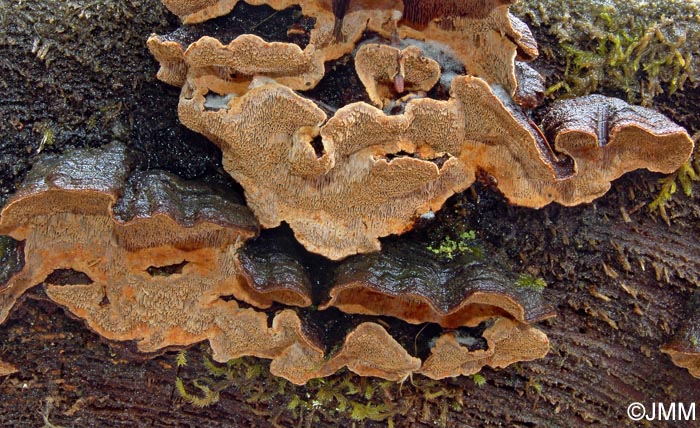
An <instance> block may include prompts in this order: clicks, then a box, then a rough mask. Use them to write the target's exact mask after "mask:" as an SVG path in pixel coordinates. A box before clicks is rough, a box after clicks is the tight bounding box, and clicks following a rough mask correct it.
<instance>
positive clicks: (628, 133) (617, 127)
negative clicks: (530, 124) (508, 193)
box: [512, 95, 693, 207]
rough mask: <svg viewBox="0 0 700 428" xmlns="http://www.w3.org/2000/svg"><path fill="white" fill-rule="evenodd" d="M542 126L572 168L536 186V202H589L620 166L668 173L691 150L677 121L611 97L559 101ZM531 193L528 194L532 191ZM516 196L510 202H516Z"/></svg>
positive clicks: (620, 172)
mask: <svg viewBox="0 0 700 428" xmlns="http://www.w3.org/2000/svg"><path fill="white" fill-rule="evenodd" d="M542 129H543V130H544V134H545V135H546V136H547V137H548V139H549V141H550V142H552V143H553V146H554V149H555V150H556V151H557V152H559V153H563V154H565V155H567V156H570V157H571V159H572V160H573V163H574V167H575V171H576V174H575V175H574V176H573V177H572V178H571V179H570V180H564V181H562V182H554V183H548V184H547V185H544V186H542V187H540V189H539V191H540V194H541V196H539V198H541V202H538V203H534V204H533V203H527V204H524V205H527V206H536V207H538V206H542V205H545V204H546V203H549V201H552V200H554V201H557V202H559V203H561V204H564V205H576V204H580V203H582V202H590V201H592V200H593V199H595V198H597V197H599V196H601V195H602V194H604V193H605V192H607V191H608V189H609V188H610V182H611V181H612V180H615V179H616V178H618V177H620V176H621V175H623V174H624V173H626V172H629V171H634V170H636V169H641V168H646V169H648V170H650V171H655V172H662V173H667V174H668V173H671V172H673V171H675V170H676V169H678V168H679V167H680V166H681V165H682V164H683V163H684V162H685V161H686V160H687V159H688V158H689V157H690V154H691V152H692V150H693V141H692V140H691V139H690V136H689V135H688V133H687V132H686V131H685V129H683V128H682V127H681V126H678V125H676V124H675V123H673V122H672V121H670V120H669V119H668V118H666V117H665V116H663V115H661V114H660V113H658V112H656V111H653V110H650V109H648V108H644V107H640V106H631V105H629V104H627V103H626V102H624V101H622V100H619V99H617V98H609V97H604V96H602V95H589V96H586V97H579V98H574V99H568V100H563V101H559V102H557V103H555V104H553V105H552V107H551V108H550V109H549V111H548V113H547V114H546V115H545V116H544V118H543V119H542ZM533 196H534V195H533ZM519 199H520V198H513V199H512V202H513V203H516V204H520V203H521V202H520V200H519Z"/></svg>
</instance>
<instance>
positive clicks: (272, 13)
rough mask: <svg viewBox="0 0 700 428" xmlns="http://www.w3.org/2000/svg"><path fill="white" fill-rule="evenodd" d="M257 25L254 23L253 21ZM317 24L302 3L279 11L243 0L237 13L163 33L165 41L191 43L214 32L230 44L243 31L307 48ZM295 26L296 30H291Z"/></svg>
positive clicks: (236, 8)
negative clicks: (252, 23)
mask: <svg viewBox="0 0 700 428" xmlns="http://www.w3.org/2000/svg"><path fill="white" fill-rule="evenodd" d="M251 22H254V23H256V24H255V25H253V26H251V25H250V23H251ZM315 24H316V20H315V19H314V18H311V17H308V16H304V15H302V13H301V8H300V7H299V6H293V7H290V8H287V9H284V10H280V11H277V10H275V9H273V8H271V7H270V6H267V5H261V6H251V5H249V4H247V3H246V2H243V1H239V2H238V4H236V7H235V8H234V9H233V12H231V13H229V14H227V15H225V16H221V17H219V18H215V19H211V20H208V21H205V22H202V23H199V24H197V25H183V26H180V27H179V28H178V29H177V30H175V31H173V32H172V33H169V34H166V35H164V36H162V38H163V40H164V41H176V42H180V43H182V45H183V46H187V45H189V44H190V43H192V42H195V41H196V40H198V39H199V38H201V37H203V36H207V35H211V34H216V35H217V36H218V37H220V40H221V41H222V42H223V43H228V42H230V41H231V40H233V39H235V38H236V37H238V36H240V35H241V34H254V35H256V36H259V37H262V38H263V39H265V40H266V41H268V42H287V43H294V44H296V45H298V46H299V47H301V48H302V49H304V48H305V47H306V45H308V44H309V34H310V32H311V29H313V27H314V25H315ZM289 28H294V29H295V31H289Z"/></svg>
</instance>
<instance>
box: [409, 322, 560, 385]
mask: <svg viewBox="0 0 700 428" xmlns="http://www.w3.org/2000/svg"><path fill="white" fill-rule="evenodd" d="M490 324H491V325H490V326H489V327H487V328H486V330H485V331H484V333H483V338H484V339H486V342H487V344H488V348H487V349H477V350H474V351H470V350H469V346H468V344H469V342H470V339H472V338H469V337H460V336H459V333H456V332H448V333H445V334H443V335H442V336H440V337H439V338H438V339H437V341H436V342H435V345H434V346H433V347H432V349H431V354H430V356H429V357H428V359H427V360H426V361H425V362H424V363H423V366H422V367H421V369H420V372H419V373H420V374H423V375H425V376H427V377H429V378H431V379H443V378H446V377H454V376H459V375H465V376H466V375H471V374H474V373H478V372H479V371H480V370H481V368H482V367H484V366H487V365H488V366H490V367H494V368H496V367H506V366H508V365H510V364H513V363H515V362H518V361H531V360H535V359H538V358H543V357H544V356H545V355H546V354H547V352H548V351H549V340H548V339H547V336H546V335H545V334H544V333H542V332H541V331H540V330H538V329H536V328H535V327H532V326H530V325H526V324H521V323H518V322H516V321H513V320H510V319H508V318H496V319H495V321H491V323H490Z"/></svg>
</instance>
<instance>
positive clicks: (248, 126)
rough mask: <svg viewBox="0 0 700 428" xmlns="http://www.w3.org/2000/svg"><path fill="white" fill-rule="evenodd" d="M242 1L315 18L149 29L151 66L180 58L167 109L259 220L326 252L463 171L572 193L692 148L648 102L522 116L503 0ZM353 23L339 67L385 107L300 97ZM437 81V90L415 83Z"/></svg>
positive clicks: (525, 88) (527, 52) (587, 103)
mask: <svg viewBox="0 0 700 428" xmlns="http://www.w3.org/2000/svg"><path fill="white" fill-rule="evenodd" d="M250 3H251V4H268V5H269V6H271V7H273V8H275V9H283V8H285V7H289V6H299V7H300V8H301V13H302V14H303V15H305V16H309V17H312V18H313V19H314V20H315V27H314V28H313V30H312V31H311V33H312V34H311V35H310V38H309V42H308V44H307V45H306V46H304V47H303V48H302V47H300V46H298V45H296V44H294V43H290V42H266V41H264V40H263V39H261V38H260V37H258V36H253V35H246V34H242V35H238V36H236V37H235V38H234V39H233V40H232V41H231V42H230V43H229V44H228V45H223V44H222V43H221V42H219V41H217V40H215V39H213V38H211V37H203V38H201V39H200V40H199V41H196V42H189V41H188V42H184V41H183V42H175V41H169V42H166V41H165V40H166V39H167V37H166V38H160V37H158V36H152V37H151V39H150V40H149V46H151V50H152V51H153V52H154V54H155V55H156V58H158V59H159V60H160V61H161V65H162V67H161V72H163V67H166V68H167V67H168V64H173V63H177V61H180V63H178V64H180V65H178V66H176V67H171V71H169V72H167V73H162V74H167V75H168V76H170V77H163V78H164V79H165V80H166V81H169V82H170V83H174V84H176V85H179V86H182V93H181V97H180V103H179V106H178V114H179V117H180V120H181V122H182V123H183V124H184V125H185V126H187V127H189V128H190V129H193V130H195V131H197V132H199V133H202V134H204V135H205V136H207V137H208V138H209V139H210V140H212V141H214V142H215V143H216V144H217V145H219V147H220V148H221V149H222V151H223V155H224V169H225V170H226V171H227V172H228V173H229V174H230V175H231V176H232V177H233V178H234V179H235V180H236V181H238V182H239V183H240V184H241V185H242V186H243V188H244V190H245V193H246V199H247V202H248V205H249V206H250V208H251V209H252V210H253V212H254V213H255V215H256V217H257V218H258V220H259V221H260V223H261V225H262V226H263V227H265V228H272V227H276V226H277V225H279V224H280V223H281V222H282V221H284V222H287V223H288V224H289V225H290V226H291V228H292V229H293V231H294V233H295V236H296V238H297V239H298V240H299V242H301V243H302V244H303V245H304V246H305V247H306V248H307V249H309V250H310V251H313V252H316V253H319V254H322V255H323V256H325V257H328V258H331V259H342V258H344V257H347V256H349V255H352V254H356V253H367V252H372V251H376V250H378V249H379V248H380V244H379V240H378V238H380V237H383V236H387V235H390V234H400V233H403V232H404V231H406V230H409V229H410V228H411V227H412V225H413V223H414V221H415V220H416V219H417V218H418V217H419V216H420V215H422V214H424V213H426V212H428V211H436V210H438V209H439V208H440V207H441V205H442V204H443V203H444V201H445V200H446V199H447V198H448V197H449V196H451V195H452V194H454V193H455V192H460V191H462V190H464V189H466V188H467V187H469V186H470V185H471V184H472V183H473V182H474V181H475V179H476V176H477V174H486V175H488V176H491V177H493V182H494V183H496V186H497V187H498V189H499V190H500V191H501V192H502V193H503V195H504V196H505V197H506V198H507V199H508V200H509V201H510V202H511V203H513V204H517V205H522V206H527V207H533V208H539V207H542V206H544V205H547V204H549V203H551V202H558V203H560V204H563V205H576V204H580V203H586V202H590V201H592V200H593V199H595V198H597V197H599V196H601V195H602V194H604V193H605V192H606V191H607V190H608V189H609V188H610V181H611V180H614V179H616V178H618V177H619V176H620V175H622V174H624V173H625V172H628V171H632V170H635V169H638V168H647V169H649V170H652V171H658V172H664V173H670V172H672V171H673V170H675V169H676V168H678V167H679V166H680V165H682V164H683V162H684V161H685V160H687V159H688V157H689V156H690V153H691V151H692V148H693V143H692V141H691V139H690V137H689V136H688V134H687V132H686V131H685V130H684V129H683V128H681V127H679V126H677V125H675V124H673V123H672V122H670V121H669V120H668V119H666V118H665V117H663V116H662V115H660V114H658V113H656V112H653V111H652V110H649V109H645V108H642V107H637V106H630V105H628V104H626V103H624V102H623V101H620V100H617V99H612V98H607V97H603V96H599V95H592V96H589V97H583V98H578V99H569V100H563V101H559V102H557V103H554V104H553V105H551V106H546V107H542V109H543V112H542V114H541V117H543V119H542V122H541V124H540V125H539V126H538V125H537V124H535V123H534V122H533V121H532V120H531V119H530V114H529V112H528V111H527V110H525V109H529V108H534V107H536V106H538V105H539V104H540V103H541V102H542V99H543V96H544V90H543V85H542V78H541V76H540V75H539V73H537V72H536V71H535V70H534V69H533V68H531V67H529V66H528V65H526V64H525V63H524V62H522V61H526V60H531V59H533V58H534V57H535V56H536V55H537V46H536V43H535V41H534V39H533V37H532V34H530V32H529V30H528V29H527V26H526V25H525V24H523V23H522V22H521V21H519V20H518V19H517V18H515V17H513V16H512V15H510V13H509V12H508V7H509V5H510V3H511V2H507V1H489V2H476V1H472V2H414V1H403V2H399V1H395V2H391V1H387V2H375V3H372V4H369V3H367V2H362V1H354V2H353V1H350V2H347V1H346V2H341V3H343V4H341V5H339V4H338V3H337V2H332V4H331V2H318V1H312V0H308V1H296V2H295V1H287V2H285V1H250ZM207 4H210V3H207ZM211 4H213V3H211ZM228 6H231V7H233V6H234V5H231V4H230V3H229V4H228ZM228 6H227V8H228ZM336 6H337V7H336ZM392 10H393V11H397V14H393V15H392V14H391V13H388V11H392ZM232 13H234V14H235V13H236V11H235V9H234V10H233V12H232ZM358 16H363V17H364V18H363V20H360V21H362V23H363V24H362V25H361V28H360V29H359V30H357V28H356V26H357V25H359V24H357V23H358V22H360V21H358V19H359V18H357V17H358ZM334 25H335V26H336V29H337V26H338V25H340V26H341V28H342V34H343V37H342V39H341V40H337V39H336V38H334V37H333V35H332V34H331V32H332V31H333V30H332V27H333V26H334ZM349 26H350V27H349ZM351 27H352V31H351V33H352V34H350V33H348V31H350V30H349V29H350V28H351ZM363 31H364V32H365V33H367V34H370V35H371V34H375V35H376V36H377V37H378V38H377V37H375V38H374V39H371V42H365V43H363V44H361V45H359V46H357V48H356V50H355V52H354V60H353V62H352V63H351V66H354V67H355V69H356V71H357V74H358V76H359V79H360V81H361V82H362V84H363V85H364V87H365V89H366V92H367V99H369V100H371V101H372V102H373V103H374V104H375V105H376V106H378V107H382V108H385V109H388V111H387V110H385V111H382V110H379V109H377V108H376V107H374V106H370V105H369V104H367V103H364V102H355V103H350V104H347V105H345V106H340V108H337V109H335V108H334V107H331V106H330V105H329V104H328V103H326V102H324V100H323V99H314V98H312V97H311V96H310V95H307V94H305V91H307V90H309V89H311V88H313V87H314V86H315V85H316V84H317V83H318V82H319V81H320V80H321V79H322V78H323V77H324V76H326V75H328V74H329V73H332V68H329V67H326V68H328V70H326V69H325V68H324V67H323V64H324V63H327V62H328V61H329V60H330V59H333V58H337V57H338V56H340V55H343V54H345V53H348V52H350V51H351V50H352V48H353V47H354V44H355V43H356V42H357V40H358V38H359V35H360V34H361V33H362V32H363ZM351 35H352V37H350V36H351ZM321 40H322V41H321ZM382 40H383V41H382ZM397 40H398V41H397ZM169 43H175V44H176V45H177V44H178V43H180V44H179V45H178V47H177V48H174V47H172V46H171V47H170V48H169V49H171V50H173V49H174V50H178V49H179V51H178V52H179V53H178V55H180V56H179V57H177V58H179V59H171V60H167V59H165V60H164V59H163V58H162V55H161V54H159V53H158V52H159V49H161V48H162V46H161V45H163V44H169ZM434 45H438V46H443V48H441V49H442V50H438V51H439V52H438V51H435V49H433V48H432V47H431V46H434ZM159 46H161V47H159ZM168 46H170V45H168ZM334 46H335V47H334ZM163 49H164V48H163ZM252 51H255V52H256V54H255V55H251V54H250V52H252ZM436 52H438V53H436ZM445 56H448V57H451V58H457V60H458V61H459V62H461V66H460V67H462V68H461V71H460V72H458V73H455V71H454V67H452V66H447V65H445V63H444V60H445ZM441 61H442V63H441ZM450 61H452V59H451V60H450ZM183 64H184V65H183ZM449 67H452V68H449ZM448 68H449V70H448ZM461 73H467V75H460V74H461ZM173 75H177V78H173V77H172V76H173ZM518 79H519V80H518ZM438 82H439V83H438ZM518 82H519V83H518ZM437 85H440V86H442V90H441V91H439V92H440V93H442V94H443V95H447V94H449V96H448V98H447V99H444V96H441V97H438V98H430V97H429V96H428V92H429V91H430V90H431V88H434V87H436V86H437ZM404 93H405V96H403V95H404ZM309 94H311V92H309ZM263 123H265V124H272V126H261V125H259V124H263Z"/></svg>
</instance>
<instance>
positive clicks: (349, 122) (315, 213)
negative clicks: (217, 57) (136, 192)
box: [179, 84, 465, 259]
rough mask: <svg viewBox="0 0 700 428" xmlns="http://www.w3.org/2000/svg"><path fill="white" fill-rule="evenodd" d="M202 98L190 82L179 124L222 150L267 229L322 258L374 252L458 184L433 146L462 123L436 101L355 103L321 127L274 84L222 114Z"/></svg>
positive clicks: (311, 108)
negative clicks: (282, 231)
mask: <svg viewBox="0 0 700 428" xmlns="http://www.w3.org/2000/svg"><path fill="white" fill-rule="evenodd" d="M206 96H207V95H206V90H204V91H203V90H201V89H200V88H197V87H196V86H194V87H190V86H187V87H185V88H184V89H183V93H182V96H181V98H180V105H179V116H180V120H181V121H182V123H183V124H185V125H186V126H188V127H189V128H191V129H193V130H195V131H198V132H201V133H203V134H204V135H206V136H207V137H209V138H210V139H212V140H213V141H215V142H217V143H218V144H219V145H220V146H221V147H222V150H223V152H224V168H225V169H226V170H227V171H228V172H229V173H230V174H231V175H232V176H233V177H234V178H235V179H236V180H237V181H238V182H239V183H241V185H242V186H243V188H244V189H245V191H246V196H247V200H248V204H249V206H250V207H251V208H252V209H253V211H254V212H255V213H256V216H257V217H258V219H259V220H260V222H261V224H262V225H263V226H264V227H275V226H277V225H278V224H279V223H280V222H281V221H282V220H284V221H286V222H287V223H289V225H290V226H291V228H292V229H293V230H294V233H295V236H296V238H297V240H298V241H300V242H301V243H302V244H303V245H304V246H305V247H306V248H307V249H309V250H310V251H313V252H318V253H321V254H323V255H325V256H326V257H329V258H332V259H339V258H343V257H345V256H347V255H349V254H354V253H356V252H368V251H374V250H376V249H378V248H379V242H378V239H377V237H379V236H385V235H387V234H390V233H399V232H403V231H404V230H406V229H408V228H410V227H411V225H412V223H413V220H414V218H416V217H417V216H418V215H420V214H422V213H423V212H425V211H427V210H429V209H430V208H431V207H433V208H435V207H439V206H440V205H441V204H442V203H443V202H444V200H445V199H446V198H447V197H449V196H450V195H451V194H452V192H454V191H455V189H459V190H461V189H463V188H464V184H463V183H464V182H465V179H464V177H462V175H461V174H462V169H461V168H460V167H459V165H458V163H457V161H456V159H447V160H445V161H444V162H442V161H441V160H440V159H438V158H440V157H441V155H440V154H435V153H434V151H431V150H430V149H429V147H430V145H431V144H442V143H441V142H442V141H443V140H444V138H445V136H448V139H449V138H450V137H449V135H450V133H453V132H456V128H457V127H458V125H454V124H451V123H449V120H450V118H451V115H450V112H448V111H444V112H441V111H440V108H439V107H438V106H439V104H440V103H439V102H436V101H434V100H425V102H424V103H423V104H421V105H424V106H425V108H424V109H422V108H418V107H416V108H407V109H406V113H405V114H404V115H397V116H387V115H385V114H384V113H383V112H382V111H381V110H378V109H376V108H374V107H371V106H369V105H367V104H364V103H358V104H353V105H350V106H346V107H344V108H342V109H340V110H338V111H337V112H336V114H335V115H334V117H333V118H332V119H331V120H330V121H328V122H327V123H326V124H325V125H324V127H323V131H321V124H322V123H323V122H324V120H325V118H326V116H325V114H324V113H323V112H322V111H321V110H320V109H319V108H318V107H317V106H316V105H314V103H313V102H311V101H310V100H307V99H304V98H302V97H301V96H299V95H297V94H295V93H294V92H292V91H291V90H289V89H288V88H286V87H283V86H281V85H278V84H266V85H262V86H259V87H256V88H254V89H252V90H250V91H249V92H247V93H246V94H245V95H244V96H243V97H240V98H236V99H234V100H233V101H231V102H229V108H228V109H220V110H216V111H208V110H207V109H206V108H205V103H206ZM435 103H437V104H435ZM254 123H274V124H275V126H274V127H272V126H270V127H256V126H252V124H254ZM319 133H320V134H321V137H320V138H319ZM416 143H421V144H423V145H425V146H426V148H428V149H429V150H428V153H427V154H426V157H424V158H421V156H419V155H416V156H411V155H409V156H404V155H399V156H397V157H394V156H392V155H393V154H395V153H400V152H402V151H404V152H415V151H416V147H415V144H416Z"/></svg>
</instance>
